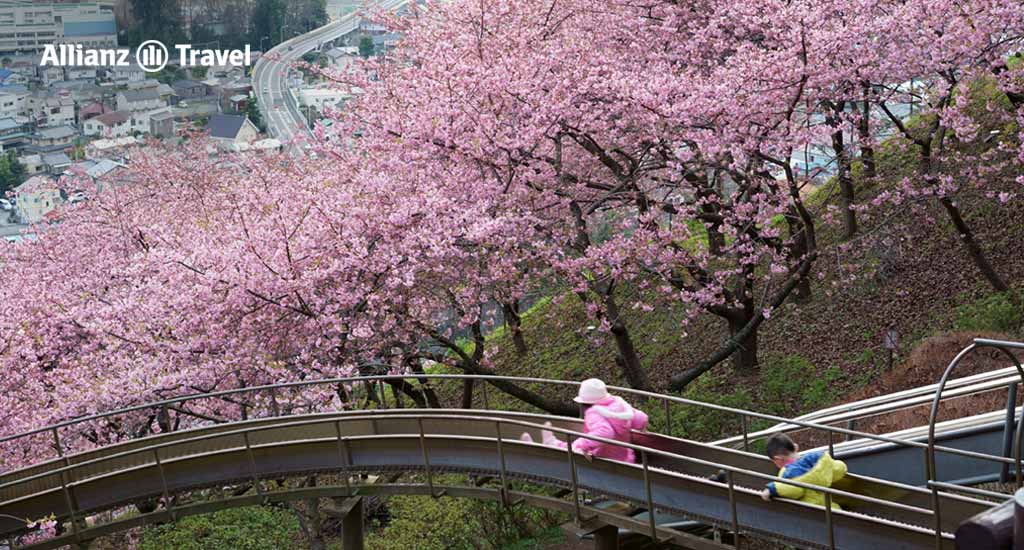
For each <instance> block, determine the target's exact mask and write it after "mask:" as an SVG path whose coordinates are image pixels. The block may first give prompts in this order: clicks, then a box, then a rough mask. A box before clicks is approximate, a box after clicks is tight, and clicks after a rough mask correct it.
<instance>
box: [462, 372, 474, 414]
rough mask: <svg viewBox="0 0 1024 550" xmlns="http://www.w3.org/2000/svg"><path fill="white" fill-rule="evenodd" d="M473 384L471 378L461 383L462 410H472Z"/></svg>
mask: <svg viewBox="0 0 1024 550" xmlns="http://www.w3.org/2000/svg"><path fill="white" fill-rule="evenodd" d="M473 382H474V380H473V379H472V378H467V379H465V380H463V381H462V408H463V409H472V408H473Z"/></svg>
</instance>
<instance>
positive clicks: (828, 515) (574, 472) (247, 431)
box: [0, 411, 951, 548]
mask: <svg viewBox="0 0 1024 550" xmlns="http://www.w3.org/2000/svg"><path fill="white" fill-rule="evenodd" d="M380 418H381V415H379V414H373V413H369V414H357V413H352V415H350V416H346V417H344V418H314V419H304V420H297V421H291V422H288V421H284V420H286V419H285V418H282V419H281V420H282V421H284V422H281V423H273V424H269V425H258V426H247V427H244V428H242V429H238V430H231V431H227V432H218V433H213V434H199V435H195V436H192V437H187V438H184V439H178V440H174V441H167V442H158V443H155V444H153V445H147V446H145V447H141V448H134V449H128V450H125V451H122V452H116V453H114V454H111V455H107V456H102V457H99V458H94V459H90V460H85V461H82V462H76V463H66V464H64V465H63V466H59V467H57V468H54V469H50V470H47V471H45V472H40V473H37V474H34V475H32V476H28V477H24V478H21V479H17V480H14V481H8V482H5V483H0V491H2V490H7V489H12V488H15V487H17V486H19V485H20V486H35V485H33V484H34V482H43V481H45V480H47V479H50V480H52V479H53V478H54V476H58V477H59V480H60V481H59V484H60V490H61V491H62V492H63V494H64V495H65V503H66V506H67V509H68V512H69V514H68V515H69V518H70V524H71V529H72V533H71V535H70V537H72V538H73V539H74V540H75V541H82V540H86V538H87V533H83V532H82V531H81V530H80V528H79V525H78V524H79V521H78V520H79V519H80V518H82V517H84V512H83V511H82V510H80V509H78V508H77V505H76V500H75V499H74V498H72V496H71V495H72V494H73V493H74V491H75V490H76V489H77V488H79V487H81V486H82V485H84V484H87V483H96V482H97V481H98V480H103V479H109V478H111V477H112V476H114V475H116V474H117V473H118V472H121V471H127V470H138V469H140V468H147V467H149V468H155V469H156V470H157V472H158V473H159V479H160V480H161V485H162V490H161V496H162V497H163V502H164V506H165V509H164V513H165V514H167V515H169V516H170V517H174V513H175V510H174V500H173V499H172V498H171V496H172V494H174V493H175V491H171V490H170V488H169V485H168V474H167V472H166V470H165V468H166V467H167V465H168V464H172V463H174V462H178V461H183V460H189V459H191V458H193V457H194V456H200V455H201V456H202V457H204V458H205V457H213V456H217V455H222V454H228V453H237V452H244V453H245V456H246V458H247V460H248V464H249V474H250V477H251V482H252V484H253V488H254V490H255V491H256V492H257V493H258V494H259V495H260V496H261V497H264V498H265V497H266V492H267V491H266V489H264V487H263V485H262V484H263V481H265V480H264V479H261V477H260V475H259V468H258V465H257V461H256V458H255V456H256V455H255V451H257V450H266V449H271V448H277V447H282V446H288V445H295V444H296V443H297V441H296V440H279V441H272V442H265V443H258V444H257V443H253V442H252V439H253V436H254V435H255V434H259V433H261V432H267V431H270V430H279V431H280V430H282V429H284V430H285V432H286V433H296V434H297V433H301V432H300V429H301V428H308V427H312V426H320V425H326V426H329V427H331V428H333V429H334V430H333V431H334V433H335V434H336V436H335V437H331V438H324V437H318V438H308V437H304V438H302V439H301V440H298V442H301V443H302V444H312V443H324V442H327V443H336V446H337V449H338V454H337V466H338V469H339V470H345V469H346V468H351V467H352V465H353V464H352V459H351V458H350V457H349V455H348V450H349V449H350V446H352V445H354V444H357V443H358V442H360V441H367V440H374V439H417V440H418V441H419V447H420V450H421V452H422V468H423V472H424V474H425V476H426V484H427V485H428V487H429V488H430V494H431V495H433V496H439V495H438V494H437V493H435V491H434V484H435V474H434V469H433V465H432V464H431V459H430V452H429V448H430V446H429V445H428V442H429V441H431V440H434V439H438V440H441V439H444V440H451V439H458V440H466V441H481V440H484V441H489V442H493V443H494V445H495V452H496V454H497V455H498V461H497V462H496V468H497V470H498V472H497V473H498V477H499V479H500V480H501V491H502V495H507V494H508V492H509V484H508V480H509V479H510V478H511V477H514V476H515V475H516V474H515V473H514V472H509V471H508V470H507V466H506V456H507V452H508V451H507V449H508V447H509V446H510V445H529V446H539V447H545V446H543V445H538V444H533V443H525V442H522V441H519V440H509V439H507V438H505V437H503V436H502V427H508V426H511V427H515V428H518V429H531V430H539V429H549V430H551V431H552V432H554V433H557V434H560V435H562V436H563V437H564V438H565V439H566V440H567V441H568V447H567V449H566V450H565V451H564V452H565V455H566V461H567V463H568V466H569V471H570V473H571V475H570V479H569V480H567V481H568V482H569V483H570V485H571V493H572V495H573V501H574V507H575V516H576V520H577V521H578V522H579V521H582V520H583V518H582V515H581V511H580V510H581V509H580V494H581V491H582V487H581V484H580V482H579V475H578V470H579V467H580V466H579V459H580V456H581V455H579V454H577V453H575V452H573V451H572V450H571V449H572V443H573V442H574V441H575V440H578V439H589V440H593V441H597V442H600V443H602V444H604V445H611V446H615V447H619V448H624V449H630V450H632V451H633V452H634V453H635V454H636V456H637V457H638V463H637V464H635V465H628V464H625V463H621V466H619V467H621V468H630V469H633V470H632V471H633V472H634V475H635V473H636V469H639V470H640V472H639V473H640V477H641V479H642V483H643V486H644V489H643V498H642V501H643V502H641V503H640V504H641V505H645V506H646V507H647V509H648V510H649V511H650V512H653V511H654V510H655V509H657V508H659V507H661V508H664V506H660V504H659V502H657V501H656V498H655V496H654V492H653V490H652V483H651V476H652V473H654V472H656V473H657V474H658V475H659V476H668V477H669V478H677V479H684V480H691V481H692V479H693V478H692V477H691V476H687V475H685V474H680V473H676V472H672V471H669V470H663V469H660V468H653V467H651V466H650V458H651V457H653V456H657V457H661V458H665V459H670V460H673V461H681V462H685V463H688V464H693V465H699V466H705V467H711V468H717V469H721V470H725V472H726V481H725V482H724V483H720V482H712V481H705V483H707V484H709V485H710V486H714V487H717V489H716V490H718V491H726V492H727V498H728V502H729V509H730V510H731V516H730V517H729V518H728V523H729V524H730V525H731V526H732V528H733V530H734V532H736V533H739V532H741V531H742V530H743V529H744V528H745V527H748V525H747V524H745V523H744V522H743V521H741V519H740V517H739V516H738V515H737V500H736V499H737V494H738V493H746V494H748V496H749V495H751V494H756V491H754V490H751V489H748V488H745V487H740V486H737V485H736V483H735V477H736V476H737V475H743V476H748V477H752V478H756V479H761V480H763V481H766V482H768V481H775V482H780V483H785V484H787V485H792V486H795V487H800V488H803V489H805V490H810V491H815V492H818V493H822V494H823V495H824V499H825V506H824V508H823V510H821V512H820V513H821V514H822V518H823V520H824V524H825V529H826V532H827V539H826V540H827V544H826V547H828V548H835V547H836V543H835V531H834V519H835V518H834V516H835V515H836V514H840V515H848V514H850V513H849V512H845V511H842V510H833V509H832V507H831V504H832V502H833V500H834V499H835V498H838V497H843V498H846V499H850V500H854V501H858V502H863V503H867V504H871V505H874V506H878V507H882V508H886V509H896V510H900V511H903V512H909V513H911V514H916V515H919V516H921V517H922V522H924V523H927V522H928V521H931V523H932V525H933V528H932V529H931V536H934V538H935V540H936V545H937V547H938V548H942V547H943V543H944V541H948V540H950V539H951V536H950V535H949V534H947V533H944V532H943V530H942V527H941V522H940V518H939V511H938V510H937V509H927V508H921V507H917V506H911V505H907V504H902V503H898V502H892V501H888V500H884V499H879V498H874V497H870V496H866V495H860V494H855V493H850V492H845V491H840V490H837V489H833V488H828V487H821V486H817V485H812V484H808V483H804V482H800V481H796V480H791V479H785V480H784V479H782V478H779V477H777V476H773V475H769V474H764V473H762V472H757V471H753V470H749V469H744V468H740V467H736V466H732V465H730V464H726V463H717V462H712V461H707V460H702V459H698V458H694V457H689V456H684V455H680V454H676V453H671V452H667V451H663V450H659V449H654V448H650V447H644V446H640V445H636V444H632V443H625V442H621V441H616V440H611V439H606V438H603V437H598V436H593V435H588V434H585V433H581V432H578V431H574V430H569V429H564V428H559V427H557V426H552V427H547V426H545V425H542V424H538V423H535V422H527V421H523V420H516V419H510V418H501V417H480V416H472V415H466V414H459V411H452V412H450V413H442V412H441V411H437V412H429V411H428V412H426V413H420V412H415V413H414V412H410V413H409V414H396V413H395V412H392V413H391V414H388V415H387V416H386V418H387V419H389V420H394V419H400V420H412V421H415V423H416V428H417V430H416V433H411V434H408V433H401V434H374V435H356V436H351V435H347V436H346V435H344V434H345V433H346V430H345V429H344V428H343V426H344V425H345V424H348V423H354V422H360V421H367V420H370V421H374V420H377V419H380ZM426 420H438V421H444V422H446V423H452V422H462V423H482V424H486V425H488V426H490V425H493V426H494V428H495V431H494V434H495V435H494V437H492V438H485V437H480V436H459V435H457V434H455V435H452V434H447V433H446V434H437V433H431V434H428V433H426V431H425V429H424V421H426ZM506 431H508V430H506ZM239 437H241V440H242V445H241V446H239V445H238V444H237V439H238V438H239ZM218 439H219V440H224V441H225V442H228V443H232V444H230V445H226V446H224V447H222V448H218V449H216V450H215V451H210V450H208V449H204V450H202V451H201V452H200V451H196V452H195V453H194V454H193V455H178V456H173V457H170V456H165V455H162V451H164V450H169V449H173V448H176V447H186V446H189V445H193V446H194V444H196V443H201V442H213V441H215V440H218ZM546 448H548V449H551V448H550V447H546ZM552 452H556V450H555V449H552ZM557 452H563V451H557ZM135 456H139V457H145V456H150V457H151V458H150V459H148V460H149V462H144V463H142V464H137V463H133V464H132V465H130V466H123V467H122V468H121V469H120V470H114V471H110V472H105V473H102V474H97V473H96V472H97V470H98V467H100V466H102V465H103V464H104V463H115V464H116V463H117V461H118V460H119V459H124V458H128V457H135ZM446 466H449V467H450V464H446ZM83 471H84V472H86V475H84V476H83V475H79V474H80V473H81V472H83ZM940 488H941V486H940V485H938V484H937V485H935V486H933V487H932V488H931V491H932V493H933V496H934V497H935V498H936V502H937V498H938V497H937V494H938V491H939V489H940ZM183 490H185V489H178V491H177V492H181V491H183ZM24 498H25V497H24V496H19V497H17V498H15V499H12V500H7V501H3V502H0V508H3V507H5V506H9V505H11V504H12V503H14V502H17V501H19V500H23V499H24ZM503 498H504V496H503ZM506 503H507V502H506ZM788 505H789V506H794V507H797V508H796V510H800V511H801V512H800V513H802V514H807V513H813V512H809V511H813V509H814V507H811V506H808V505H805V504H798V503H794V502H789V503H788ZM854 516H856V517H857V518H858V521H867V522H868V523H874V524H878V525H886V526H889V527H893V526H902V527H901V528H904V529H909V530H913V531H915V532H922V530H923V529H924V528H923V527H922V526H921V525H920V524H919V525H903V524H900V523H897V522H893V521H890V520H885V519H882V518H868V517H867V516H864V515H863V514H852V515H851V517H854ZM648 528H649V529H650V535H651V536H652V537H654V538H655V539H657V536H658V526H657V525H656V523H655V516H654V514H653V513H650V514H649V525H648ZM780 531H784V529H783V528H780ZM781 534H783V535H784V533H781ZM737 540H738V539H737ZM43 547H48V546H40V545H30V546H27V547H26V548H43Z"/></svg>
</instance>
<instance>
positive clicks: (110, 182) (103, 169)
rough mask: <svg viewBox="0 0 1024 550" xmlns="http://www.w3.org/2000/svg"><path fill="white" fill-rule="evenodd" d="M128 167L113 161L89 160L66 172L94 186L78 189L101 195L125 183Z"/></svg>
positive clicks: (77, 163) (76, 164)
mask: <svg viewBox="0 0 1024 550" xmlns="http://www.w3.org/2000/svg"><path fill="white" fill-rule="evenodd" d="M125 168H126V166H125V165H124V164H122V163H120V162H117V161H114V160H111V159H87V160H83V161H80V162H76V163H75V164H73V165H71V167H70V168H68V170H67V171H66V172H65V173H66V175H69V176H72V175H73V176H78V178H79V181H82V180H85V179H88V180H89V181H90V182H91V183H92V186H91V188H86V189H76V190H75V191H84V192H86V193H87V194H88V193H94V192H95V193H100V192H103V191H105V190H107V189H110V188H111V187H113V186H115V185H117V184H119V183H123V182H124V181H125V180H124V173H125Z"/></svg>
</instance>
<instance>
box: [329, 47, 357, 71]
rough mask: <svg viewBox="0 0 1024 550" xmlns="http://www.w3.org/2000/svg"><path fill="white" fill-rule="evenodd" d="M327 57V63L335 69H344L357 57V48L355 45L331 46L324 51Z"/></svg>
mask: <svg viewBox="0 0 1024 550" xmlns="http://www.w3.org/2000/svg"><path fill="white" fill-rule="evenodd" d="M324 56H326V57H327V64H328V66H330V67H334V68H336V69H344V68H345V67H347V66H348V65H349V64H350V63H352V62H354V61H355V60H356V59H359V48H358V47H356V46H340V47H337V48H331V49H329V50H327V51H326V52H324Z"/></svg>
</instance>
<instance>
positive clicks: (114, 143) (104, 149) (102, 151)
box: [85, 136, 139, 162]
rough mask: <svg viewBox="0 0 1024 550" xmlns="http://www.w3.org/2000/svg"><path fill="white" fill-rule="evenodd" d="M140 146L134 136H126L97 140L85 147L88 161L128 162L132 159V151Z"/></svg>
mask: <svg viewBox="0 0 1024 550" xmlns="http://www.w3.org/2000/svg"><path fill="white" fill-rule="evenodd" d="M136 145H139V140H138V139H137V138H135V137H133V136H126V137H120V138H112V139H97V140H95V141H92V142H90V143H89V144H88V145H86V146H85V158H87V159H95V160H99V159H104V158H108V159H115V160H119V161H121V162H126V161H127V160H128V159H129V158H130V157H131V150H132V148H133V147H135V146H136Z"/></svg>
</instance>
